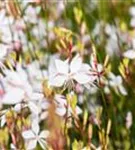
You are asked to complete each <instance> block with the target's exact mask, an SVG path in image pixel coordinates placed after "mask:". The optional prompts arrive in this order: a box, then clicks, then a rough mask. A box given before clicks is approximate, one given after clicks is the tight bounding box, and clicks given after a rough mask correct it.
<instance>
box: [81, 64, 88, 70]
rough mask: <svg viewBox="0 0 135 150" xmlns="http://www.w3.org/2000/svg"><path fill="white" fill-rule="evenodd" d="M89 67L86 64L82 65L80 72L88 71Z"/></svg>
mask: <svg viewBox="0 0 135 150" xmlns="http://www.w3.org/2000/svg"><path fill="white" fill-rule="evenodd" d="M89 69H90V66H89V65H88V64H82V66H81V71H89Z"/></svg>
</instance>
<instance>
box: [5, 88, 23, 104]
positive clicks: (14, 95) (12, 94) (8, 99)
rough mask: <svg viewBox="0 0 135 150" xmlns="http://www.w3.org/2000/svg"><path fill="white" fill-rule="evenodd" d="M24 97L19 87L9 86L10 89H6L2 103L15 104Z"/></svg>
mask: <svg viewBox="0 0 135 150" xmlns="http://www.w3.org/2000/svg"><path fill="white" fill-rule="evenodd" d="M23 99H24V91H23V90H21V89H19V88H11V89H10V91H8V92H7V93H6V94H5V95H4V97H3V99H2V103H3V104H8V105H9V104H11V105H12V104H16V103H19V102H21V101H22V100H23Z"/></svg>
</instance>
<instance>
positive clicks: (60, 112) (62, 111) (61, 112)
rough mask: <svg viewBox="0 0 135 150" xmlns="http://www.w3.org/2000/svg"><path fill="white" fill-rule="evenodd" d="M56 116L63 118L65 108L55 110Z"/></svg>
mask: <svg viewBox="0 0 135 150" xmlns="http://www.w3.org/2000/svg"><path fill="white" fill-rule="evenodd" d="M56 114H58V115H59V116H64V115H65V114H66V108H64V107H63V108H56Z"/></svg>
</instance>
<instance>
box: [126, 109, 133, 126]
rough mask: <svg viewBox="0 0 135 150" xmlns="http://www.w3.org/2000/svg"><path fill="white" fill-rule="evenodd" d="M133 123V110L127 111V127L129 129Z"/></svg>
mask: <svg viewBox="0 0 135 150" xmlns="http://www.w3.org/2000/svg"><path fill="white" fill-rule="evenodd" d="M132 124H133V116H132V112H130V111H129V112H127V115H126V127H127V129H129V128H130V127H131V126H132Z"/></svg>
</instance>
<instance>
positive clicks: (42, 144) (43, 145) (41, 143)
mask: <svg viewBox="0 0 135 150" xmlns="http://www.w3.org/2000/svg"><path fill="white" fill-rule="evenodd" d="M38 142H39V144H40V146H41V148H42V149H43V150H46V141H45V140H43V139H40V140H38Z"/></svg>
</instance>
